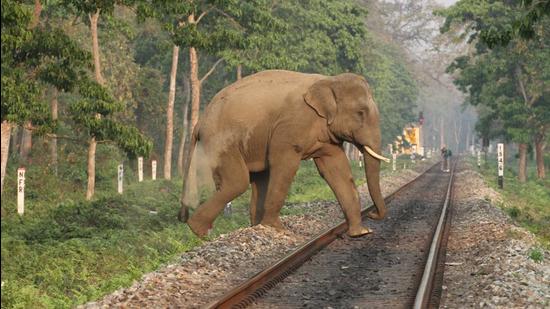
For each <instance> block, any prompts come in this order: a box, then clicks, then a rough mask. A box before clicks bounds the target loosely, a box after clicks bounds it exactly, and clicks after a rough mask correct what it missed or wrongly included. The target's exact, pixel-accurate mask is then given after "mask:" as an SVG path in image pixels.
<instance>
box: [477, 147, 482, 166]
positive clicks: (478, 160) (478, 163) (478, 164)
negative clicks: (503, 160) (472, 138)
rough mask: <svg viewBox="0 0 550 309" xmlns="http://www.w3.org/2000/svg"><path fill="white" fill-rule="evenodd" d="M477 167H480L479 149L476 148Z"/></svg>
mask: <svg viewBox="0 0 550 309" xmlns="http://www.w3.org/2000/svg"><path fill="white" fill-rule="evenodd" d="M477 167H478V168H481V150H479V149H478V150H477Z"/></svg>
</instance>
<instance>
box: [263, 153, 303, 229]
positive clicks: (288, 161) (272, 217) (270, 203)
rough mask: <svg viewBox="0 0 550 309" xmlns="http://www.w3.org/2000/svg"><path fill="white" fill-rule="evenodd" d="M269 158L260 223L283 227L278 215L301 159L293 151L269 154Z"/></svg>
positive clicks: (277, 227) (278, 227)
mask: <svg viewBox="0 0 550 309" xmlns="http://www.w3.org/2000/svg"><path fill="white" fill-rule="evenodd" d="M270 160H271V162H270V163H269V168H270V173H269V185H268V188H267V195H266V198H265V203H264V207H265V214H264V216H263V218H262V220H261V222H260V223H261V224H262V225H268V226H272V227H274V228H276V229H284V227H283V224H282V222H281V219H280V218H279V215H280V212H281V208H282V207H283V205H284V202H285V199H286V196H287V194H288V190H289V189H290V185H291V184H292V180H293V179H294V176H295V175H296V171H297V170H298V168H299V167H300V161H301V160H300V156H299V155H298V154H297V153H295V152H293V151H292V152H290V151H289V152H287V153H284V152H283V153H281V154H278V155H274V156H271V158H270Z"/></svg>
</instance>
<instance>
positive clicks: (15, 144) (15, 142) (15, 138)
mask: <svg viewBox="0 0 550 309" xmlns="http://www.w3.org/2000/svg"><path fill="white" fill-rule="evenodd" d="M11 127H12V128H11V129H12V134H11V147H10V148H11V150H10V151H11V154H12V156H16V155H17V154H18V153H19V142H20V141H21V139H20V138H19V135H20V134H19V131H20V130H19V127H18V126H15V125H12V126H11Z"/></svg>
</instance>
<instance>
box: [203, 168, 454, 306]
mask: <svg viewBox="0 0 550 309" xmlns="http://www.w3.org/2000/svg"><path fill="white" fill-rule="evenodd" d="M452 174H453V173H452V172H451V173H444V172H441V171H440V169H439V165H438V164H436V165H434V166H433V167H432V168H430V169H429V170H428V171H427V172H425V173H424V174H422V175H421V176H419V177H418V178H416V179H415V180H413V181H411V182H410V183H409V184H407V185H405V186H404V187H402V188H401V189H399V190H397V191H396V192H395V193H393V194H391V195H390V196H388V197H387V198H386V203H387V206H388V213H387V217H386V219H384V220H382V221H379V222H375V221H372V220H369V222H368V226H369V227H371V228H373V229H374V233H373V234H371V235H369V236H366V237H363V238H359V239H350V238H348V237H345V236H343V233H344V232H345V230H346V226H345V225H339V226H336V227H334V228H333V229H331V230H329V231H327V232H326V233H323V234H322V235H320V237H318V238H316V239H313V240H312V241H310V242H309V243H307V244H306V245H304V246H303V247H301V248H299V249H297V250H296V251H295V252H294V253H292V254H291V255H289V256H287V257H286V258H284V259H282V260H281V261H279V262H278V263H276V264H275V265H273V266H272V267H270V268H269V269H266V270H264V271H262V272H260V273H259V274H257V275H256V276H254V277H253V278H251V279H250V280H249V281H247V282H245V283H243V284H242V285H240V286H239V287H237V288H235V289H233V290H231V291H230V292H228V293H227V294H226V295H225V296H224V297H223V298H222V299H220V300H218V301H216V302H214V303H212V304H211V305H210V306H209V307H210V308H244V307H247V306H252V307H255V308H304V307H306V308H328V307H332V308H383V307H385V308H409V307H413V306H414V305H415V298H416V295H417V291H418V288H419V287H420V286H425V287H426V288H427V292H420V293H418V294H419V295H420V294H422V295H423V296H424V294H425V296H427V297H426V298H423V299H422V300H417V305H418V306H421V307H425V306H430V307H431V306H435V305H437V302H438V297H437V295H438V294H439V293H438V292H439V291H438V289H437V286H438V284H437V281H438V280H437V276H436V277H435V279H434V276H433V274H434V273H441V268H442V265H443V262H442V261H441V259H439V261H438V259H437V257H444V250H443V251H441V250H440V245H441V244H443V245H444V244H445V241H444V239H443V240H442V241H441V240H440V241H438V242H437V243H436V244H434V248H432V251H434V252H433V254H434V255H435V259H434V260H433V262H434V265H435V264H437V263H435V262H438V263H439V265H435V266H434V267H433V271H432V272H430V273H427V274H428V275H429V278H426V279H427V280H426V279H425V281H424V283H422V284H421V282H422V277H423V273H424V272H425V268H426V261H427V260H428V257H429V255H430V248H431V247H432V241H433V239H434V236H435V231H436V230H437V226H438V222H439V221H440V215H441V213H442V209H443V208H444V207H443V206H444V204H446V203H447V204H448V203H449V201H450V200H451V198H450V195H451V193H452ZM442 220H443V219H442ZM448 220H449V219H448V218H445V219H444V220H443V222H442V223H445V221H448ZM439 229H440V230H441V232H442V234H443V233H444V232H445V230H446V228H445V226H444V225H443V226H441V227H440V228H439ZM443 238H445V237H443ZM320 250H322V251H320ZM430 267H431V266H430ZM433 280H435V282H436V284H432V282H433ZM431 295H435V297H433V298H432V299H430V296H431Z"/></svg>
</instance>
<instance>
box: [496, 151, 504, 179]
mask: <svg viewBox="0 0 550 309" xmlns="http://www.w3.org/2000/svg"><path fill="white" fill-rule="evenodd" d="M497 160H498V187H499V188H501V189H502V188H504V144H503V143H498V145H497Z"/></svg>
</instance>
